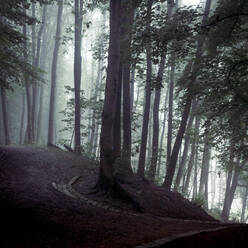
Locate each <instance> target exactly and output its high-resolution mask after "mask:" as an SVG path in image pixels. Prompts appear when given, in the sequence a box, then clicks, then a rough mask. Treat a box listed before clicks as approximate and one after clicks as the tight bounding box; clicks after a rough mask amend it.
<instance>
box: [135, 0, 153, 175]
mask: <svg viewBox="0 0 248 248" xmlns="http://www.w3.org/2000/svg"><path fill="white" fill-rule="evenodd" d="M152 4H153V0H148V1H147V14H146V28H147V33H148V34H149V33H150V29H151V26H150V24H151V10H152ZM151 52H152V51H151V44H150V40H148V41H147V45H146V64H147V72H146V89H145V107H144V114H143V124H142V134H141V145H140V154H139V164H138V172H137V174H138V176H139V177H141V178H144V176H145V159H146V145H147V134H148V123H149V115H150V105H151V78H152V58H151Z"/></svg>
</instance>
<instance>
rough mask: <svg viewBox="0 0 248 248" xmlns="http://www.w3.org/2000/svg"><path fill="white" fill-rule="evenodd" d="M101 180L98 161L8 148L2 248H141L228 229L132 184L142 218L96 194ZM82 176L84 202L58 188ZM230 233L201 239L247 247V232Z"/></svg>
mask: <svg viewBox="0 0 248 248" xmlns="http://www.w3.org/2000/svg"><path fill="white" fill-rule="evenodd" d="M97 173H98V167H97V164H96V163H95V162H94V161H91V160H89V159H86V158H83V157H80V156H77V155H74V154H72V153H69V152H63V151H61V150H59V149H56V148H52V149H51V148H49V149H44V148H32V147H1V148H0V208H1V209H0V217H1V224H2V229H3V230H2V231H1V232H2V235H1V236H0V247H31V248H36V247H60V248H61V247H72V248H74V247H75V248H76V247H86V248H90V247H106V248H107V247H108V248H110V247H111V248H112V247H113V248H114V247H120V248H121V247H135V246H138V245H141V244H145V243H149V242H151V241H154V240H159V239H161V238H164V237H173V236H175V235H177V234H182V233H187V232H190V231H198V230H204V229H211V228H216V227H220V226H224V224H221V223H218V222H216V221H215V220H214V219H213V218H212V217H211V216H209V215H208V214H206V213H205V212H204V211H203V210H202V209H201V208H199V207H197V206H194V205H192V204H191V203H190V202H189V201H187V200H185V199H184V198H183V197H182V196H181V195H180V194H176V193H171V192H168V191H165V190H164V189H163V188H160V187H157V186H155V185H153V184H148V183H144V182H142V181H140V180H138V179H137V178H132V179H130V181H129V182H128V183H126V184H122V187H123V188H124V189H125V190H126V191H127V192H129V193H130V194H132V195H134V196H135V197H136V199H137V200H138V201H139V202H140V204H141V205H142V207H143V209H144V213H142V214H140V213H137V212H135V211H134V210H133V207H132V205H130V204H129V203H127V202H123V201H113V200H112V199H110V198H108V197H107V196H106V195H103V194H101V193H99V192H98V193H94V191H93V187H94V185H95V184H96V180H97ZM75 176H80V178H79V179H78V180H77V181H76V182H74V184H73V185H72V187H73V190H74V191H75V192H76V193H78V194H79V195H81V196H83V198H82V199H80V198H77V197H76V198H75V199H74V198H72V197H70V196H68V195H66V194H64V193H63V191H62V192H59V191H58V190H56V189H55V188H54V187H53V186H52V184H54V185H67V184H68V183H69V182H70V180H71V179H72V178H73V177H75ZM85 199H86V200H85ZM113 210H116V211H113ZM186 220H187V221H186ZM202 221H205V222H202ZM206 221H207V222H206ZM227 230H229V229H227ZM227 230H226V231H225V236H224V234H223V232H224V230H223V231H222V233H221V231H218V232H212V233H211V234H206V233H205V234H202V235H205V236H204V237H208V236H209V238H207V239H206V240H205V241H204V242H205V244H206V243H207V242H214V240H218V239H217V238H216V237H218V236H219V237H220V236H221V237H225V240H228V239H230V240H234V241H236V244H237V242H239V241H240V240H242V241H248V240H247V235H244V234H245V233H247V231H248V228H247V226H243V227H235V228H233V229H232V230H231V229H230V231H227ZM213 233H215V235H217V236H213ZM218 233H220V234H218ZM210 235H211V236H210ZM194 237H197V236H196V235H194ZM202 239H203V238H202V237H201V238H200V239H197V238H195V239H194V240H193V239H192V240H193V241H190V242H195V243H194V244H195V245H197V242H200V240H202ZM245 239H246V240H245ZM177 240H178V242H179V241H180V240H181V239H177ZM172 242H175V241H172ZM172 242H171V244H173V243H172ZM229 244H230V243H229ZM168 245H169V243H168V244H167V246H168ZM167 246H166V247H167ZM161 247H162V246H161ZM163 247H165V246H163ZM168 247H169V246H168ZM174 247H175V246H174ZM188 247H193V246H192V244H191V245H190V246H188ZM201 247H203V246H201ZM230 247H231V246H230Z"/></svg>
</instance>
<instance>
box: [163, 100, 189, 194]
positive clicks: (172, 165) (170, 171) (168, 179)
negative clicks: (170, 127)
mask: <svg viewBox="0 0 248 248" xmlns="http://www.w3.org/2000/svg"><path fill="white" fill-rule="evenodd" d="M190 108H191V96H188V97H187V100H186V103H185V107H184V110H183V114H182V119H181V123H180V126H179V130H178V133H177V137H176V141H175V144H174V147H173V151H172V154H171V157H170V160H169V164H168V166H167V168H166V176H165V181H164V183H163V186H164V187H165V188H166V189H168V190H170V189H171V185H172V180H173V177H174V174H175V170H176V164H177V159H178V153H179V150H180V147H181V144H182V139H183V136H184V132H185V129H186V125H187V121H188V116H189V112H190Z"/></svg>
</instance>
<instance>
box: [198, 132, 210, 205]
mask: <svg viewBox="0 0 248 248" xmlns="http://www.w3.org/2000/svg"><path fill="white" fill-rule="evenodd" d="M209 160H210V146H209V135H208V133H206V135H205V141H204V149H203V158H202V168H201V177H200V185H199V195H201V196H203V197H204V200H205V201H206V200H207V199H206V198H205V196H206V191H207V181H208V172H209Z"/></svg>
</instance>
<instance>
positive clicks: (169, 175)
mask: <svg viewBox="0 0 248 248" xmlns="http://www.w3.org/2000/svg"><path fill="white" fill-rule="evenodd" d="M210 6H211V0H207V1H206V5H205V10H204V15H203V20H202V23H203V24H204V23H205V22H206V20H207V18H208V14H209V10H210ZM203 43H204V39H203V38H199V39H198V46H197V50H196V56H195V61H194V65H193V69H192V71H193V72H192V77H191V82H190V83H189V86H188V92H187V93H186V94H187V95H186V103H185V106H184V110H183V113H182V118H181V123H180V126H179V130H178V133H177V137H176V141H175V144H174V146H173V150H172V153H171V156H170V158H169V164H168V166H167V168H166V176H165V181H164V183H163V185H164V187H165V188H167V189H168V190H171V186H172V181H173V177H174V174H175V169H176V163H177V159H178V153H179V150H180V147H181V144H182V139H183V136H184V132H185V129H186V125H187V120H188V116H189V112H190V108H191V102H192V96H191V93H190V92H189V91H190V89H191V87H192V85H193V84H194V83H195V80H196V76H197V71H198V68H199V64H200V63H199V62H200V60H201V55H202V49H203ZM188 66H189V67H191V66H190V63H189V64H188ZM186 68H187V66H186Z"/></svg>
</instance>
